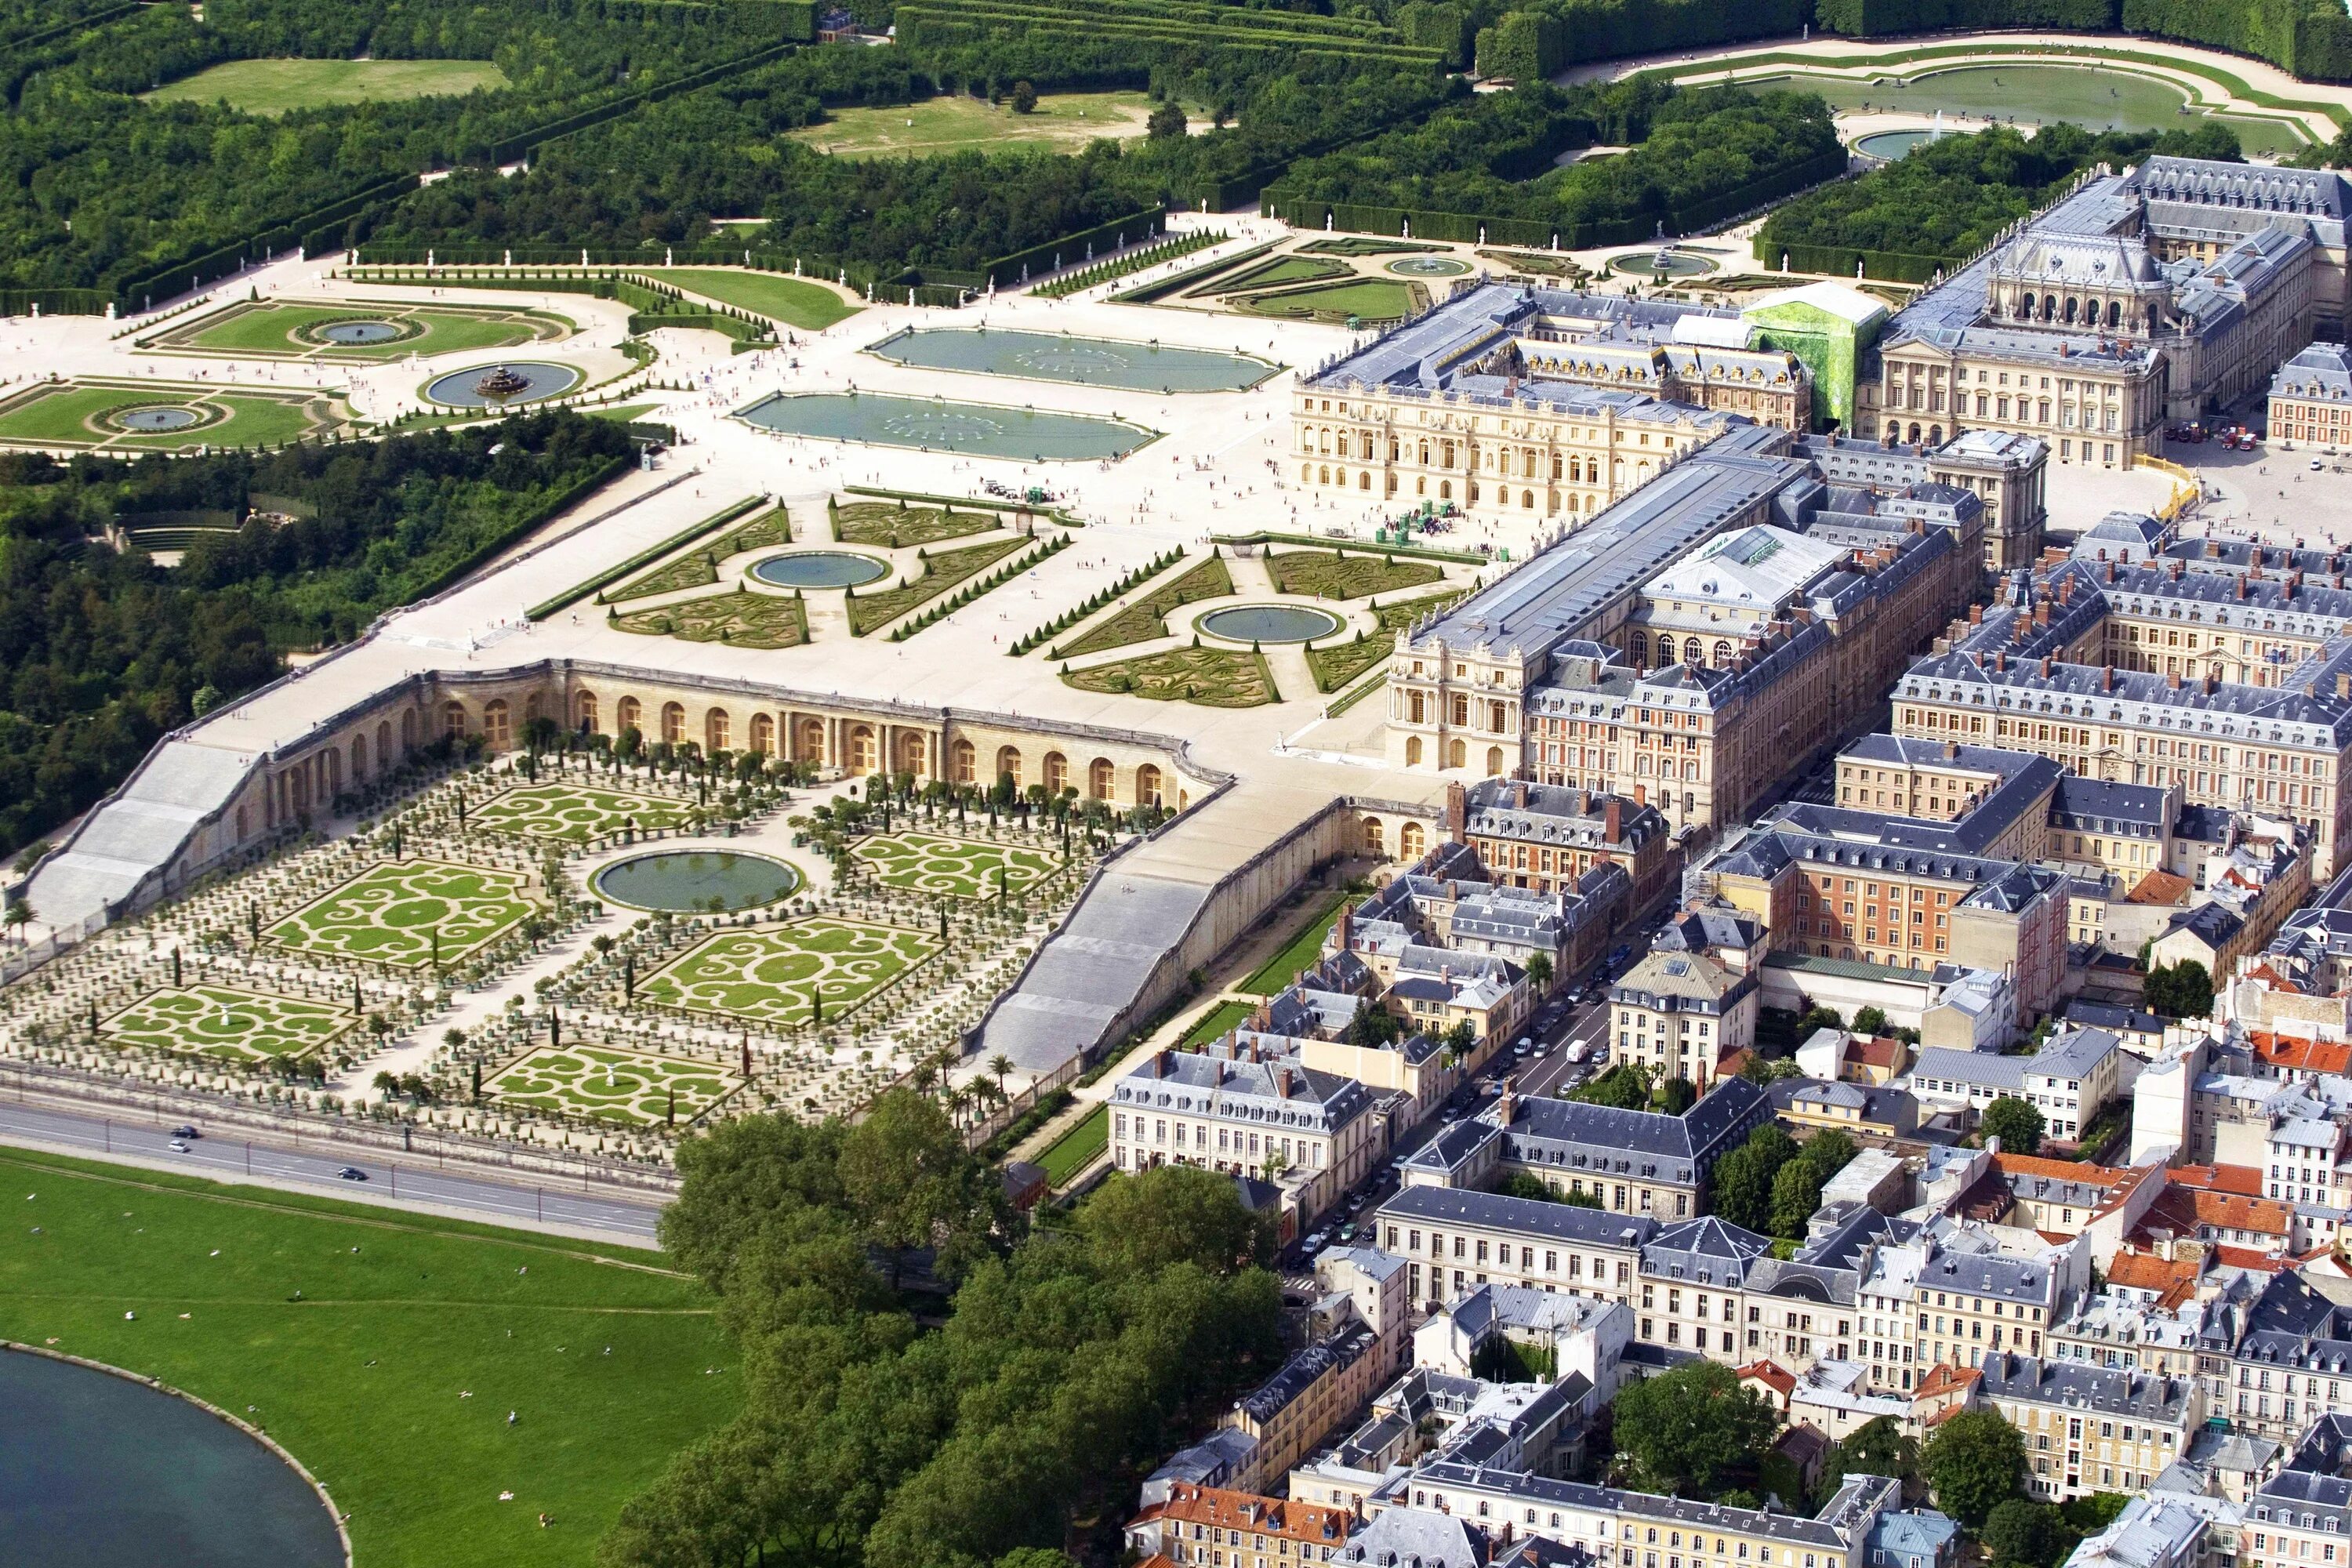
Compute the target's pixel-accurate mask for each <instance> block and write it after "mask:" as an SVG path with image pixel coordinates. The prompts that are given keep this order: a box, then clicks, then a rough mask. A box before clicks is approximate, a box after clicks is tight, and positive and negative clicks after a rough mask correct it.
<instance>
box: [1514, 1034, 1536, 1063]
mask: <svg viewBox="0 0 2352 1568" xmlns="http://www.w3.org/2000/svg"><path fill="white" fill-rule="evenodd" d="M1534 1048H1535V1042H1533V1041H1532V1040H1528V1039H1521V1040H1520V1041H1519V1042H1518V1043H1517V1045H1515V1046H1513V1047H1511V1055H1513V1056H1515V1057H1517V1058H1518V1059H1519V1060H1521V1061H1525V1060H1527V1059H1528V1051H1530V1050H1532V1049H1534Z"/></svg>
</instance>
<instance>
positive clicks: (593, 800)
mask: <svg viewBox="0 0 2352 1568" xmlns="http://www.w3.org/2000/svg"><path fill="white" fill-rule="evenodd" d="M686 814H687V803H686V802H685V801H682V800H677V799H673V798H672V797H670V796H668V795H638V794H636V793H635V792H634V791H631V790H614V789H594V788H591V787H588V786H586V785H583V784H526V785H523V786H522V787H520V788H518V789H510V790H508V791H507V792H506V793H504V794H503V795H493V796H491V797H490V798H489V799H488V800H486V801H484V802H483V803H482V804H481V805H478V806H476V807H474V808H473V810H472V812H471V813H470V815H469V816H468V818H467V820H468V821H469V822H470V823H471V824H472V825H473V826H476V827H479V828H482V829H485V830H487V831H488V832H491V833H509V834H513V835H514V836H515V837H519V838H537V839H541V840H555V841H558V842H562V843H568V844H585V843H587V842H588V841H589V840H590V839H592V838H605V837H611V836H612V835H614V834H615V833H619V832H621V831H622V830H623V829H624V828H627V827H632V826H634V827H636V828H638V829H640V830H649V829H652V828H657V827H676V826H679V825H681V824H682V823H684V822H685V821H686Z"/></svg>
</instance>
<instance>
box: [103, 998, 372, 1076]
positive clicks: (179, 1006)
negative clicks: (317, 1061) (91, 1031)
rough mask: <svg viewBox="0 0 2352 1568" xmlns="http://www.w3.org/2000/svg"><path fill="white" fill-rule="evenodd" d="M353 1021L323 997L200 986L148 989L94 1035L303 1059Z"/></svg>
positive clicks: (215, 1052)
mask: <svg viewBox="0 0 2352 1568" xmlns="http://www.w3.org/2000/svg"><path fill="white" fill-rule="evenodd" d="M356 1022H358V1020H357V1019H356V1018H354V1017H353V1016H352V1014H351V1012H350V1011H349V1010H348V1009H346V1008H342V1007H336V1006H331V1005H328V1004H326V1003H324V1002H308V1001H304V1000H302V999H300V998H299V997H294V996H272V995H268V994H265V993H262V992H257V991H241V990H237V989H236V988H234V987H231V986H226V985H203V984H197V985H189V986H184V987H177V988H174V987H166V988H164V989H163V990H160V991H151V992H149V993H148V994H146V995H144V996H142V997H141V998H140V999H139V1000H138V1001H136V1002H134V1003H132V1004H131V1005H130V1006H128V1007H125V1008H124V1009H122V1011H121V1012H120V1013H117V1014H115V1015H114V1016H112V1017H110V1018H108V1019H106V1020H104V1021H103V1022H102V1023H100V1026H99V1032H100V1034H101V1035H103V1036H104V1037H106V1038H107V1039H109V1040H110V1041H112V1042H114V1043H115V1044H117V1045H125V1046H147V1047H152V1048H154V1049H157V1050H165V1051H182V1052H187V1053H191V1054H194V1055H196V1056H206V1057H226V1058H230V1059H232V1060H236V1061H246V1062H258V1061H267V1060H268V1059H269V1058H272V1057H299V1056H307V1055H309V1054H310V1052H312V1051H315V1050H318V1049H319V1048H320V1047H323V1046H325V1045H326V1044H327V1043H328V1042H329V1041H331V1040H332V1039H333V1038H334V1037H336V1036H338V1035H340V1034H341V1033H342V1032H343V1031H344V1030H346V1029H348V1028H350V1027H351V1026H352V1025H353V1024H354V1023H356Z"/></svg>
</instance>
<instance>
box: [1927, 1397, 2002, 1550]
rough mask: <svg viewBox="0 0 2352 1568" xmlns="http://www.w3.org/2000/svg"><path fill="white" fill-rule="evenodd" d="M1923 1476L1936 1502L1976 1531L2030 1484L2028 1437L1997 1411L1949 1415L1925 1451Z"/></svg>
mask: <svg viewBox="0 0 2352 1568" xmlns="http://www.w3.org/2000/svg"><path fill="white" fill-rule="evenodd" d="M1919 1468H1920V1472H1921V1473H1922V1474H1923V1475H1925V1476H1926V1477H1927V1484H1928V1485H1929V1486H1930V1487H1932V1488H1933V1489H1935V1493H1936V1504H1937V1507H1939V1508H1941V1509H1942V1510H1944V1511H1945V1512H1946V1513H1948V1514H1950V1515H1951V1516H1952V1517H1953V1518H1954V1519H1957V1520H1958V1521H1960V1522H1961V1523H1962V1524H1963V1525H1966V1526H1967V1527H1968V1528H1969V1529H1970V1530H1979V1529H1981V1528H1983V1526H1984V1522H1985V1520H1986V1517H1987V1516H1988V1515H1990V1513H1991V1512H1992V1510H1994V1509H1996V1508H1998V1507H1999V1506H2000V1504H2002V1503H2004V1502H2006V1501H2008V1500H2010V1499H2011V1498H2014V1497H2016V1496H2017V1495H2018V1494H2019V1491H2020V1489H2021V1488H2022V1487H2023V1485H2024V1484H2025V1439H2024V1438H2022V1437H2021V1436H2018V1432H2017V1428H2016V1427H2014V1426H2011V1425H2010V1424H2009V1423H2008V1422H2007V1421H2005V1420H2003V1419H2002V1418H2001V1415H2000V1412H1999V1411H1996V1410H1962V1411H1958V1412H1957V1413H1956V1414H1954V1415H1950V1416H1948V1417H1947V1418H1946V1419H1945V1421H1944V1424H1943V1425H1942V1426H1938V1427H1937V1428H1936V1435H1935V1436H1933V1437H1931V1438H1929V1439H1928V1440H1927V1447H1925V1448H1923V1449H1921V1450H1920V1454H1919Z"/></svg>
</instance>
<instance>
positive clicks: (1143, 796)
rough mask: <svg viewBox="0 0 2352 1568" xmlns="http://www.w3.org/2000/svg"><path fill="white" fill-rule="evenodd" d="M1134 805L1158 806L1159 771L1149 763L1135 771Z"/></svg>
mask: <svg viewBox="0 0 2352 1568" xmlns="http://www.w3.org/2000/svg"><path fill="white" fill-rule="evenodd" d="M1135 804H1136V805H1159V804H1160V770H1159V769H1158V768H1156V767H1154V766H1152V765H1151V764H1150V763H1144V764H1143V765H1142V766H1141V767H1139V768H1138V769H1136V770H1135Z"/></svg>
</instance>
